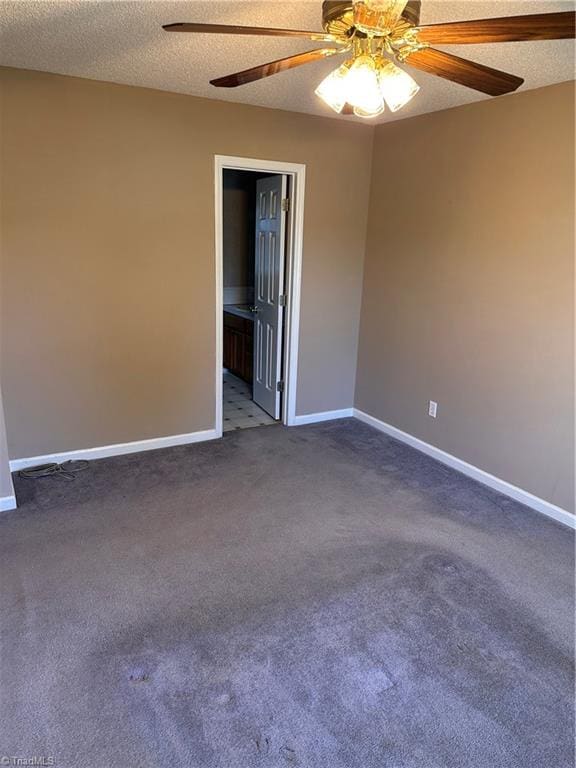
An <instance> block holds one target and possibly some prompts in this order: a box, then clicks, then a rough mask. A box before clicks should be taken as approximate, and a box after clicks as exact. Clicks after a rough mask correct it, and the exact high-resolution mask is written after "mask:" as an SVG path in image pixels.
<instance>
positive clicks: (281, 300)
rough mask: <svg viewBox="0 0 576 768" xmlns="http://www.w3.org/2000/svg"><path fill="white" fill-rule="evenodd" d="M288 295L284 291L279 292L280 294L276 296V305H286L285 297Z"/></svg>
mask: <svg viewBox="0 0 576 768" xmlns="http://www.w3.org/2000/svg"><path fill="white" fill-rule="evenodd" d="M287 298H288V297H287V296H286V294H285V293H281V294H280V296H278V306H279V307H285V306H286V299H287Z"/></svg>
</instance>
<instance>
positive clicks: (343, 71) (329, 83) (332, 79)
mask: <svg viewBox="0 0 576 768" xmlns="http://www.w3.org/2000/svg"><path fill="white" fill-rule="evenodd" d="M349 69H350V65H349V64H348V63H345V64H342V66H340V67H338V69H334V70H333V71H332V72H330V74H329V75H328V76H327V77H325V78H324V80H322V82H321V83H320V85H319V86H318V88H316V90H315V91H314V93H315V94H316V95H317V96H320V98H321V99H323V101H325V102H326V104H328V106H329V107H331V108H332V109H333V110H334V112H338V113H340V112H342V110H343V109H344V104H346V85H345V80H346V77H347V75H348V72H349Z"/></svg>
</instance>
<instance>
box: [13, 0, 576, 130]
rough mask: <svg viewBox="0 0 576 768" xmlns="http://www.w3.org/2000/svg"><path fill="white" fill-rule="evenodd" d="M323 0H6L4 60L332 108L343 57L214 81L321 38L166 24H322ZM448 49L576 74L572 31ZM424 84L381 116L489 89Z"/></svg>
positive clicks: (427, 5) (428, 1) (517, 69)
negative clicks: (246, 80) (326, 91)
mask: <svg viewBox="0 0 576 768" xmlns="http://www.w3.org/2000/svg"><path fill="white" fill-rule="evenodd" d="M574 6H575V3H574V2H566V1H561V2H549V1H544V2H541V1H540V0H519V1H517V0H500V1H498V2H476V0H460V2H452V1H451V0H423V2H422V16H421V23H422V24H433V23H437V22H443V21H455V20H462V19H473V18H487V17H490V16H512V15H516V14H522V13H551V12H554V11H566V10H573V9H574ZM320 9H321V2H320V0H315V1H314V2H308V0H296V1H295V2H290V1H289V0H282V2H241V1H240V2H239V1H238V0H234V1H233V2H196V0H178V1H177V2H174V1H173V0H152V1H150V0H147V1H145V2H143V1H142V0H129V1H127V2H113V1H111V2H110V1H106V2H101V1H100V0H66V1H64V2H53V1H52V0H2V2H1V3H0V22H1V26H0V35H1V37H0V64H3V65H5V66H10V67H23V68H26V69H38V70H43V71H47V72H57V73H60V74H64V75H74V76H76V77H86V78H91V79H95V80H107V81H110V82H113V83H126V84H128V85H139V86H145V87H148V88H159V89H161V90H166V91H176V92H179V93H188V94H194V95H196V96H204V97H208V98H213V99H222V100H226V101H236V102H241V103H244V104H257V105H260V106H264V107H272V108H276V109H287V110H292V111H295V112H307V113H309V114H316V115H325V116H330V117H334V118H335V119H340V120H341V119H358V118H342V117H340V116H336V115H335V114H334V113H333V112H332V111H331V110H329V109H328V108H327V107H325V106H324V105H323V104H322V102H321V101H320V100H319V99H318V98H317V97H316V96H315V95H314V88H315V87H316V85H317V83H319V82H320V80H321V79H322V78H323V77H324V75H325V74H327V73H328V72H329V71H330V70H331V69H333V68H334V67H335V66H336V65H337V62H338V61H339V60H340V59H338V58H334V59H331V60H330V59H328V60H326V61H320V62H318V63H315V64H308V65H306V66H304V67H301V68H300V69H296V70H292V71H291V72H285V73H282V74H278V75H274V76H273V77H269V78H268V79H266V80H262V81H260V82H257V83H251V84H249V85H244V86H241V87H239V88H235V89H217V88H214V87H213V86H211V85H209V82H208V81H209V80H210V79H212V78H214V77H218V76H220V75H225V74H229V73H231V72H235V71H237V70H241V69H246V68H247V67H251V66H254V65H256V64H261V63H263V62H267V61H271V60H273V59H277V58H281V57H283V56H289V55H290V54H292V53H297V52H299V51H304V50H309V49H310V48H313V47H316V45H315V44H314V43H310V42H307V41H305V40H302V41H299V40H293V39H285V38H272V37H244V36H242V37H230V36H219V35H192V34H190V35H187V34H174V33H167V32H164V31H163V30H162V28H161V25H162V24H168V23H171V22H176V21H196V22H209V21H210V22H215V23H219V24H250V25H257V26H276V27H292V28H299V29H318V30H319V29H321V15H320ZM445 50H449V51H450V52H451V53H455V54H457V55H459V56H465V57H467V58H471V59H474V60H476V61H479V62H482V63H484V64H488V65H489V66H492V67H495V68H497V69H502V70H505V71H507V72H511V73H513V74H516V75H519V76H521V77H523V78H524V79H525V81H526V82H525V83H524V85H522V86H521V87H520V90H527V89H530V88H538V87H540V86H544V85H550V84H552V83H557V82H562V81H564V80H570V79H572V78H573V77H574V42H573V41H572V40H559V41H544V42H531V43H525V42H521V43H500V44H492V45H467V46H450V47H449V48H446V49H445ZM411 74H412V75H413V76H414V77H415V79H416V80H417V81H418V83H419V84H420V85H421V90H420V92H419V93H418V94H417V96H416V97H415V98H414V99H413V100H412V102H411V103H410V104H409V105H408V106H407V107H405V108H404V109H402V110H401V111H400V112H398V113H396V114H395V115H391V113H390V112H386V113H385V114H384V115H383V116H381V117H380V118H378V120H377V122H386V121H387V120H390V119H401V118H405V117H411V116H413V115H418V114H422V113H424V112H433V111H436V110H438V109H447V108H449V107H454V106H457V105H459V104H466V103H469V102H471V101H479V100H481V99H486V98H490V97H487V96H484V95H483V94H481V93H478V92H476V91H473V90H470V89H468V88H464V87H462V86H460V85H457V84H455V83H450V82H448V81H446V80H442V79H440V78H438V77H433V76H432V75H428V74H425V73H423V72H420V71H418V70H411Z"/></svg>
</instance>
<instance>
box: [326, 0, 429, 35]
mask: <svg viewBox="0 0 576 768" xmlns="http://www.w3.org/2000/svg"><path fill="white" fill-rule="evenodd" d="M420 6H421V0H409V2H408V3H407V4H406V8H404V10H403V12H402V18H403V19H404V20H405V21H407V22H408V23H409V24H411V25H412V26H415V27H416V26H418V24H419V23H420ZM322 26H323V27H324V29H325V30H326V32H330V33H331V34H333V35H342V36H345V37H348V36H349V35H350V32H351V31H352V30H353V29H354V9H353V5H352V2H351V0H347V2H346V0H324V2H323V3H322ZM357 34H360V33H357Z"/></svg>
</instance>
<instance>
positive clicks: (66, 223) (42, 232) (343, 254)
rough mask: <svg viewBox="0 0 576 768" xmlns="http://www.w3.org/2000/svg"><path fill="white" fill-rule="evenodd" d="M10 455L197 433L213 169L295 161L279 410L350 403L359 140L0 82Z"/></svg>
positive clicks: (313, 127)
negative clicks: (298, 242) (223, 163)
mask: <svg viewBox="0 0 576 768" xmlns="http://www.w3.org/2000/svg"><path fill="white" fill-rule="evenodd" d="M1 74H2V82H3V89H4V109H3V113H2V120H3V145H2V153H3V172H2V182H3V188H2V195H3V203H2V211H1V213H2V259H3V262H4V264H3V273H2V296H3V302H2V336H3V338H2V341H3V346H2V386H3V391H4V401H5V410H6V421H7V432H8V444H9V450H10V455H11V456H12V457H23V456H32V455H38V454H43V453H47V452H53V451H65V450H68V449H76V448H87V447H90V446H98V445H106V444H110V443H117V442H123V441H130V440H139V439H144V438H151V437H157V436H161V435H172V434H179V433H185V432H193V431H195V430H202V429H207V428H211V427H213V426H214V364H215V360H214V356H215V317H214V293H215V287H214V171H213V167H214V155H215V154H224V155H238V156H246V157H257V158H265V159H273V160H284V161H289V162H296V163H305V164H306V166H307V180H306V214H305V232H304V258H303V283H302V307H301V328H300V352H299V361H298V362H299V386H298V393H297V413H299V414H302V413H307V412H315V411H325V410H331V409H339V408H345V407H350V406H351V405H352V401H353V392H354V378H355V366H356V357H357V338H358V321H359V311H360V295H361V284H362V266H363V258H364V250H365V231H366V216H367V201H368V193H369V186H370V185H369V174H370V162H371V148H372V137H373V130H372V129H371V128H368V127H366V126H364V125H355V124H350V123H340V122H337V121H334V120H331V119H324V118H316V117H311V116H305V115H299V114H294V113H289V112H280V111H275V110H268V109H261V108H257V107H248V106H242V105H235V104H230V103H224V102H218V101H213V100H204V99H197V98H193V97H189V96H183V95H177V94H170V93H164V92H159V91H152V90H147V89H142V88H133V87H127V86H118V85H112V84H108V83H99V82H93V81H90V80H81V79H75V78H69V77H62V76H58V75H51V74H44V73H39V72H29V71H24V70H13V69H4V70H3V71H2V73H1Z"/></svg>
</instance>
